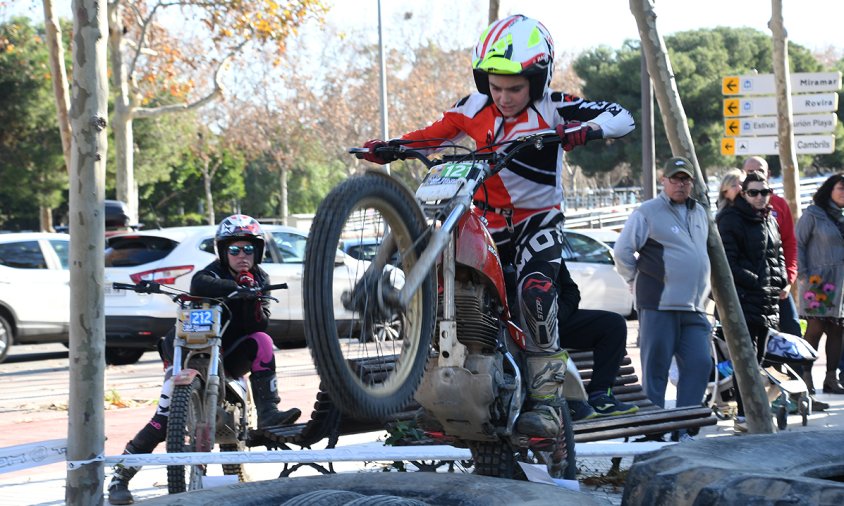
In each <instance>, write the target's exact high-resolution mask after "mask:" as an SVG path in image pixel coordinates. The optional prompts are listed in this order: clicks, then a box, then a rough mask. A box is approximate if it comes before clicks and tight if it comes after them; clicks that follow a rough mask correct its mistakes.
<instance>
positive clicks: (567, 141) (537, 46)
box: [364, 15, 634, 437]
mask: <svg viewBox="0 0 844 506" xmlns="http://www.w3.org/2000/svg"><path fill="white" fill-rule="evenodd" d="M553 67H554V42H553V40H552V39H551V35H550V34H549V32H548V30H547V29H546V28H545V26H543V25H542V23H540V22H539V21H537V20H535V19H531V18H528V17H526V16H522V15H515V16H510V17H507V18H504V19H501V20H498V21H495V22H494V23H492V24H491V25H490V26H489V27H488V28H487V29H486V30H484V32H483V33H482V34H481V37H480V40H479V41H478V43H477V45H476V46H475V49H474V53H473V56H472V68H473V73H474V78H475V85H476V86H477V89H478V93H472V94H471V95H468V96H466V97H463V98H462V99H460V100H458V101H457V103H456V104H455V105H454V106H453V107H452V108H451V109H449V110H447V111H445V112H444V113H443V116H442V118H440V119H439V120H438V121H436V122H434V123H433V124H431V125H429V126H427V127H425V128H422V129H421V130H416V131H413V132H410V133H408V134H405V135H404V136H402V139H405V140H413V141H418V142H414V143H411V144H409V145H408V147H410V148H413V149H419V148H430V149H429V150H428V153H429V154H430V153H433V152H435V151H437V150H439V149H442V148H443V147H446V146H449V145H451V144H453V143H454V142H456V141H457V140H459V139H461V138H462V137H464V136H466V135H468V136H469V137H471V138H472V139H473V140H474V141H475V144H476V146H477V147H482V146H487V145H492V144H495V143H498V142H502V141H507V140H511V139H514V138H517V137H521V136H524V135H527V134H531V133H535V132H540V131H543V130H549V129H556V131H557V134H558V135H559V136H560V137H561V139H562V143H561V146H560V147H557V148H556V149H555V148H550V147H549V148H546V149H542V150H537V149H535V148H528V149H524V150H522V151H520V152H519V153H518V155H516V157H515V159H514V161H513V163H511V164H510V166H509V167H507V168H506V169H504V170H502V171H501V172H499V173H498V174H496V175H495V176H493V177H492V178H490V179H488V180H487V181H486V182H485V183H484V185H483V186H482V187H481V188H480V189H479V190H478V191H477V192H476V194H475V197H474V205H475V206H474V208H473V212H474V213H475V214H477V215H478V216H483V217H485V219H486V220H487V222H488V228H489V231H490V233H491V234H492V238H493V240H494V241H495V243H496V245H497V247H498V251H499V255H500V258H501V262H502V265H508V264H512V265H514V266H515V267H516V275H517V283H518V285H517V293H518V297H519V304H520V309H521V315H522V320H523V325H524V327H525V328H526V331H527V335H528V339H527V352H528V357H527V369H528V370H527V373H528V380H527V384H528V394H529V399H530V402H529V403H528V406H527V409H528V410H527V411H525V412H524V413H523V414H522V415H521V416H520V417H519V420H518V424H517V429H518V430H519V432H521V433H523V434H530V435H535V436H540V437H554V436H555V435H556V434H557V433H558V432H559V430H560V420H559V416H558V415H557V413H556V412H555V410H554V409H553V408H552V406H554V405H555V401H557V400H558V399H560V398H561V397H562V389H563V385H562V379H563V374H564V372H565V370H566V364H565V354H564V352H563V351H562V349H561V347H560V338H559V334H558V329H557V311H558V310H557V307H558V306H557V285H556V280H557V279H558V277H557V276H558V273H559V271H560V265H561V262H562V248H563V222H564V220H565V217H564V216H563V212H562V209H561V203H562V202H563V188H562V165H563V152H564V150H565V151H571V150H572V149H574V147H575V146H579V145H583V144H584V143H585V142H586V134H587V132H589V131H590V130H595V131H600V132H601V133H602V136H603V138H617V137H621V136H624V135H626V134H627V133H629V132H630V131H632V130H633V127H634V121H633V117H632V116H631V114H630V112H629V111H627V110H626V109H624V108H623V107H621V106H620V105H618V104H615V103H612V102H603V101H601V102H590V101H586V100H584V99H582V98H579V97H576V96H573V95H569V94H567V93H561V92H555V91H551V90H550V89H549V86H550V84H551V75H552V71H553ZM385 145H387V142H385V141H382V140H370V141H368V142H366V143H365V144H364V147H366V148H369V153H366V154H365V155H364V158H365V159H366V160H368V161H370V162H374V163H379V164H385V163H389V162H391V161H393V159H388V158H387V156H388V155H387V156H385V155H381V154H376V153H375V149H376V148H378V147H382V146H385ZM492 149H495V148H491V150H492ZM499 149H500V150H501V151H502V152H506V149H507V148H506V147H502V148H499ZM592 394H595V395H596V396H600V397H601V403H602V405H603V406H605V407H606V406H607V402H610V403H615V405H614V406H613V407H612V409H613V411H614V413H613V414H615V413H617V412H631V411H633V408H634V407H633V406H630V405H626V404H623V403H620V402H619V401H618V400H616V399H615V398H614V397H612V395H611V393H609V392H605V391H604V392H597V393H595V392H590V399H591V397H592Z"/></svg>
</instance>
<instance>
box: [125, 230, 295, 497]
mask: <svg viewBox="0 0 844 506" xmlns="http://www.w3.org/2000/svg"><path fill="white" fill-rule="evenodd" d="M214 244H215V246H216V249H217V256H218V259H217V260H214V261H213V262H211V263H210V264H209V265H208V266H207V267H205V268H204V269H202V270H201V271H199V272H197V273H196V274H194V276H193V279H191V285H190V293H191V295H196V296H200V297H224V296H226V295H228V294H230V293H232V292H233V291H235V290H237V289H238V288H239V287H244V286H245V287H250V288H254V287H259V286H264V285H266V284H268V281H269V276H268V275H267V273H266V272H264V270H263V269H261V267H259V266H258V264H259V263H261V259H263V257H264V233H263V231H262V230H261V226H260V225H259V224H258V222H257V221H255V219H253V218H250V217H249V216H245V215H242V214H236V215H233V216H229V217H228V218H226V219H224V220H223V221H222V222H221V223H220V225H219V226H218V227H217V234H216V236H215V237H214ZM227 305H228V308H229V309H230V310H231V322H230V323H229V325H228V327H227V328H226V331H225V332H224V333H223V365H224V366H225V368H226V372H227V373H228V374H230V375H232V376H234V377H238V376H245V375H246V373H251V374H250V375H249V383H250V384H251V385H252V394H253V398H254V399H255V408H256V410H257V411H258V427H272V426H276V425H288V424H291V423H293V422H295V421H296V419H297V418H299V415H301V414H302V412H301V411H300V410H299V409H297V408H291V409H288V410H286V411H279V410H278V407H277V405H278V403H279V402H280V401H281V399H279V396H278V390H277V388H276V373H275V368H276V365H275V354H274V353H273V342H272V338H270V336H269V335H268V334H267V333H266V332H265V331H266V329H267V324H268V323H269V318H270V308H269V303H268V302H267V301H259V300H247V299H236V300H232V301H229V302H228V303H227ZM224 323H225V322H224ZM174 337H175V333H174V332H171V333H170V334H168V335H167V336H166V337H165V338H164V339H163V340H162V346H161V349H160V352H161V355H162V358H163V359H164V363H165V368H166V370H165V375H164V384H163V385H162V387H161V396H160V398H159V401H158V408H157V409H156V412H155V415H153V417H152V419H151V420H150V421H149V422H148V423H147V424H146V425H144V427H143V428H142V429H141V430H140V431H139V432H138V433H137V434H136V435H135V437H134V438H132V440H131V441H129V443H127V444H126V448H125V449H124V450H123V453H124V454H139V453H152V451H153V450H155V447H156V446H158V444H159V443H161V442H163V441H164V440H165V439H166V437H167V420H168V414H169V406H170V396H171V395H172V392H173V381H172V379H171V375H172V372H171V371H172V367H170V362H171V361H172V356H173V353H172V350H173V338H174ZM139 470H140V467H126V466H123V465H120V464H118V465H117V466H115V468H114V475H113V476H112V479H111V483H109V486H108V502H109V504H132V503H133V502H134V498H133V497H132V493H131V492H130V491H129V480H131V479H132V477H133V476H135V474H136V473H137V472H138V471H139Z"/></svg>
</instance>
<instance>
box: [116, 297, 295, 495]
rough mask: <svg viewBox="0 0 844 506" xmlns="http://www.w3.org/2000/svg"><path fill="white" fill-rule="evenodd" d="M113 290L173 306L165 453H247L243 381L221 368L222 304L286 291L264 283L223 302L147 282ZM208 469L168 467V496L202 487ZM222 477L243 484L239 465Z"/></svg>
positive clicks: (248, 410) (248, 417)
mask: <svg viewBox="0 0 844 506" xmlns="http://www.w3.org/2000/svg"><path fill="white" fill-rule="evenodd" d="M113 287H114V288H115V289H116V290H132V291H135V292H137V293H146V294H162V295H166V296H168V297H170V298H171V299H172V300H173V302H174V303H176V304H177V306H178V309H177V316H176V326H175V334H176V335H175V338H174V340H173V350H172V351H173V376H172V379H173V384H174V387H173V394H172V396H171V400H170V414H169V417H168V422H167V439H166V445H167V453H182V452H210V451H212V450H213V449H214V445H215V444H218V445H219V447H220V451H221V452H237V451H244V450H245V449H246V441H247V437H248V435H249V430H250V425H251V423H250V422H252V421H254V413H253V411H254V410H253V409H252V403H251V401H250V396H251V394H250V390H249V386H248V385H247V383H246V378H243V377H238V378H234V377H229V376H228V375H227V374H226V371H225V369H224V367H223V356H222V353H221V347H222V343H223V339H222V335H223V333H224V332H225V330H226V327H227V326H228V322H227V323H226V324H223V323H222V322H223V314H224V312H227V311H229V309H228V307H227V306H226V303H227V302H228V301H231V300H235V299H239V298H253V299H254V298H257V299H272V300H274V299H273V298H272V297H270V296H269V295H264V294H265V293H266V292H269V291H270V290H275V289H282V288H287V285H286V284H284V283H282V284H277V285H268V286H264V287H261V288H239V289H237V290H235V291H234V292H232V293H230V294H229V295H227V296H226V297H222V298H210V297H196V296H193V295H190V294H188V293H186V292H182V291H181V290H176V289H174V288H171V287H168V286H164V285H161V284H158V283H153V282H149V281H141V282H140V283H138V284H134V285H132V284H127V283H114V284H113ZM206 467H207V466H206V465H203V464H191V465H168V466H167V489H168V492H169V493H171V494H177V493H180V492H184V491H186V490H197V489H201V488H203V485H202V480H203V477H204V476H205V474H206ZM223 474H226V475H234V476H237V477H238V479H239V480H240V481H245V480H246V476H245V474H244V470H243V464H223Z"/></svg>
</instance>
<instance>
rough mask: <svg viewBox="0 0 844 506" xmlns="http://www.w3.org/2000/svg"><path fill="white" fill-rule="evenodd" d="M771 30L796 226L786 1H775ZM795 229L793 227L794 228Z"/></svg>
mask: <svg viewBox="0 0 844 506" xmlns="http://www.w3.org/2000/svg"><path fill="white" fill-rule="evenodd" d="M768 28H770V29H771V32H772V33H773V44H774V51H773V59H774V80H775V82H776V89H777V125H778V127H777V130H778V131H777V140H778V142H777V144H778V146H779V152H780V165H781V166H782V188H783V190H784V191H785V200H787V201H788V207H790V208H791V216H792V218H793V219H794V223H797V219H798V218H800V202H798V197H797V187H798V186H799V185H800V174H799V171H798V167H797V150H796V149H794V124H793V117H792V111H791V73H790V71H789V69H788V32H787V31H786V30H785V25H784V23H783V18H782V0H771V20H770V21H769V22H768ZM792 225H793V224H792Z"/></svg>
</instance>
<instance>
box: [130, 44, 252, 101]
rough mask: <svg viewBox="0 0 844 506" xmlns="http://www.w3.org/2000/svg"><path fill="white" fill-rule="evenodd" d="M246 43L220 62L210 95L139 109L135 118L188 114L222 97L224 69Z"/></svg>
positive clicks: (215, 72)
mask: <svg viewBox="0 0 844 506" xmlns="http://www.w3.org/2000/svg"><path fill="white" fill-rule="evenodd" d="M246 42H247V41H245V40H244V41H243V42H241V43H240V44H238V45H237V46H235V48H234V49H232V50H231V52H229V54H228V55H226V57H225V58H223V59H222V60H221V61H220V64H219V65H218V66H217V70H215V71H214V89H213V90H211V92H210V93H209V94H208V95H206V96H204V97H202V98H200V99H198V100H195V101H194V102H191V103H189V104H170V105H164V106H161V107H138V108H136V109H135V110H134V111H133V116H134V117H135V118H153V117H155V116H161V115H162V114H167V113H171V112H187V111H190V110H193V109H198V108H200V107H202V106H204V105H205V104H207V103H209V102H211V101H213V100H216V99H217V98H219V97H221V96H222V95H223V93H224V91H225V89H224V88H223V83H222V82H221V79H220V72H221V71H222V70H223V67H224V66H225V65H226V64H227V63H228V62H229V61H231V59H232V58H234V56H235V55H236V54H237V53H238V52H239V51H240V50H241V49H242V48H243V46H244V45H246Z"/></svg>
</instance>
